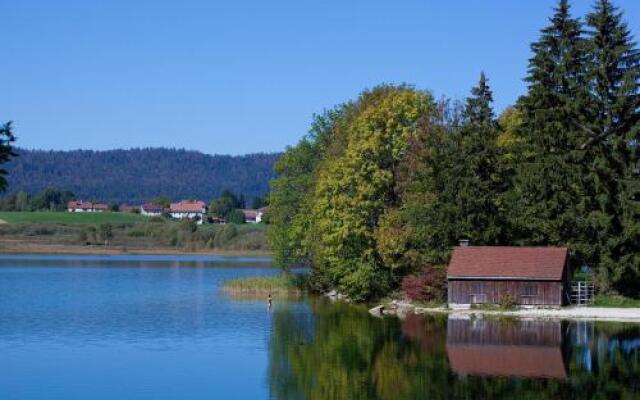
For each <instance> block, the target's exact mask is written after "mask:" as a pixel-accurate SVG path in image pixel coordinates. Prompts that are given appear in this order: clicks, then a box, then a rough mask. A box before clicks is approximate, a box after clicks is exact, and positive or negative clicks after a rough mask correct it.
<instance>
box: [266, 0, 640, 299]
mask: <svg viewBox="0 0 640 400" xmlns="http://www.w3.org/2000/svg"><path fill="white" fill-rule="evenodd" d="M531 52H532V56H531V58H530V59H529V67H528V72H527V76H526V78H525V80H526V82H527V91H526V93H525V94H524V95H523V96H521V97H520V98H519V99H518V100H517V102H516V103H515V104H514V105H513V106H512V107H509V108H508V109H506V110H505V111H504V112H502V113H501V114H500V115H499V116H496V115H495V112H494V110H493V108H492V102H493V93H492V90H491V88H490V85H489V79H488V78H487V77H486V76H485V74H484V73H482V74H481V75H480V78H479V81H478V84H477V85H476V86H475V87H474V88H473V89H472V90H471V94H470V96H469V98H468V99H466V101H465V102H454V101H450V100H440V101H436V100H435V99H434V98H433V96H432V95H431V94H430V92H428V91H425V90H419V89H416V88H415V87H413V86H410V85H380V86H377V87H375V88H373V89H370V90H366V91H365V92H363V93H362V94H360V96H359V97H358V98H356V99H355V100H352V101H348V102H346V103H344V104H340V105H338V106H335V107H334V108H332V109H329V110H327V111H325V112H323V113H322V114H320V115H317V116H315V117H314V119H313V122H312V125H311V128H310V130H309V133H308V134H307V135H306V136H305V137H304V138H303V139H302V140H301V141H300V142H299V143H298V144H297V145H296V146H293V147H290V148H288V149H287V151H286V152H285V153H284V154H283V155H282V157H281V158H280V159H279V160H278V162H277V163H276V164H275V171H276V173H277V176H278V177H277V178H276V179H274V180H273V181H272V183H271V192H270V195H269V203H270V210H269V220H270V223H271V225H270V227H269V231H268V235H269V240H270V243H271V247H272V249H273V251H274V257H275V260H276V262H277V263H279V264H280V265H282V266H284V267H288V266H292V265H296V264H305V265H310V266H312V267H313V268H312V271H313V282H314V284H315V285H316V287H317V288H318V289H320V290H326V289H328V288H336V289H338V290H340V291H342V292H344V293H346V294H348V295H349V296H351V297H352V298H353V299H356V300H366V299H370V298H373V297H377V296H382V295H384V294H387V293H389V292H390V291H392V290H394V289H396V288H397V287H398V286H399V284H400V281H401V280H402V278H403V277H405V276H407V275H411V274H414V273H417V272H419V271H421V270H422V269H423V268H425V267H426V266H429V265H444V264H446V262H447V260H448V257H449V253H450V249H451V248H452V247H453V246H455V245H456V244H457V242H458V240H459V239H469V240H471V242H472V243H473V244H475V245H530V246H568V247H569V248H570V249H571V254H572V257H571V262H572V266H573V267H574V269H575V268H586V269H587V270H588V271H590V272H591V273H592V274H593V277H594V279H595V280H596V282H597V284H598V287H599V289H600V290H601V291H604V292H618V293H621V294H624V295H629V296H638V295H639V294H640V293H639V291H640V122H639V121H640V90H639V85H640V52H639V51H638V48H637V46H636V44H635V42H634V41H633V39H632V36H631V32H630V31H629V29H628V26H627V25H626V23H625V22H624V20H623V15H622V13H621V12H620V11H619V10H618V9H617V8H616V7H615V6H614V5H613V4H612V3H611V2H610V1H608V0H599V1H597V2H596V4H595V5H594V7H593V9H592V10H591V12H590V13H588V14H587V15H586V16H585V18H584V19H580V18H576V17H574V16H572V15H571V11H570V5H569V2H568V1H566V0H560V1H559V2H558V4H557V6H556V7H555V8H554V12H553V15H552V17H551V18H550V19H549V24H548V25H547V26H546V27H544V28H543V29H542V30H541V31H540V35H539V38H538V39H537V40H536V41H535V42H534V43H532V44H531Z"/></svg>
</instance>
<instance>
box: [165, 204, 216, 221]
mask: <svg viewBox="0 0 640 400" xmlns="http://www.w3.org/2000/svg"><path fill="white" fill-rule="evenodd" d="M169 213H170V214H171V217H172V218H178V219H183V218H189V219H195V220H197V222H198V224H202V222H203V221H204V218H205V214H206V213H207V205H206V204H205V203H204V201H201V200H182V201H180V202H178V203H171V206H170V207H169Z"/></svg>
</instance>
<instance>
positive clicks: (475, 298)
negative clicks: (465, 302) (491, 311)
mask: <svg viewBox="0 0 640 400" xmlns="http://www.w3.org/2000/svg"><path fill="white" fill-rule="evenodd" d="M469 297H470V299H469V302H470V303H471V304H477V303H486V302H487V294H486V293H485V287H484V284H482V283H472V284H471V286H470V287H469Z"/></svg>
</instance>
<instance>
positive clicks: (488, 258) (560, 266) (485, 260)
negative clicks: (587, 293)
mask: <svg viewBox="0 0 640 400" xmlns="http://www.w3.org/2000/svg"><path fill="white" fill-rule="evenodd" d="M568 260H569V251H568V250H567V249H566V248H563V247H479V246H465V245H463V246H460V247H456V248H455V249H454V250H453V254H452V256H451V262H450V263H449V268H448V270H447V283H448V302H449V305H450V307H452V308H455V307H458V308H463V307H469V306H470V305H472V304H499V303H504V302H512V303H513V304H517V305H522V306H561V305H564V304H567V303H568V302H569V299H570V297H569V296H570V294H569V290H570V285H569V278H570V276H569V267H568Z"/></svg>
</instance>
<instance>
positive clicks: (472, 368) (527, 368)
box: [447, 344, 567, 379]
mask: <svg viewBox="0 0 640 400" xmlns="http://www.w3.org/2000/svg"><path fill="white" fill-rule="evenodd" d="M447 355H448V356H449V362H450V363H451V369H453V371H455V372H456V373H457V374H459V375H463V376H466V375H481V376H517V377H527V378H557V379H565V378H566V377H567V372H566V370H565V367H564V360H563V358H562V351H561V350H560V346H557V347H543V346H495V345H484V346H483V345H459V344H447Z"/></svg>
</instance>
